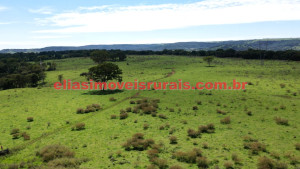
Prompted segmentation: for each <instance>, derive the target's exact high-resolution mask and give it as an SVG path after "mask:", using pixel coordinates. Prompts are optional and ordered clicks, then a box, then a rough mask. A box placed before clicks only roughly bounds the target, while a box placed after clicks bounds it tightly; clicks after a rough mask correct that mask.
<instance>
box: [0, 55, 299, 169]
mask: <svg viewBox="0 0 300 169" xmlns="http://www.w3.org/2000/svg"><path fill="white" fill-rule="evenodd" d="M55 62H57V63H58V70H57V71H53V72H48V74H47V80H46V81H47V82H48V84H49V85H48V87H44V88H41V89H35V88H26V89H12V90H6V91H1V92H0V100H1V103H0V107H1V109H0V114H1V118H0V129H1V131H0V135H1V137H0V138H1V140H0V144H1V145H4V146H5V147H14V146H17V145H21V144H24V143H26V141H23V139H18V140H12V138H11V135H10V134H9V133H10V130H11V129H13V128H20V130H21V131H26V132H28V133H29V134H30V136H31V139H34V138H38V137H39V136H41V135H42V134H43V133H47V132H52V131H56V130H57V129H58V128H61V127H64V126H65V127H66V128H63V129H62V130H60V131H59V132H54V134H52V135H49V136H47V137H45V138H43V139H40V140H38V141H37V142H35V143H33V144H29V145H28V146H27V147H26V148H25V149H24V150H22V151H20V152H18V153H17V154H15V155H13V156H9V157H7V158H2V157H1V158H0V162H1V163H6V164H9V163H19V162H21V161H26V160H29V159H33V158H35V151H36V150H39V149H40V148H41V147H43V146H45V145H49V144H55V143H60V144H63V145H66V146H69V147H71V148H72V149H74V151H75V152H76V155H77V157H88V158H90V159H91V160H90V161H89V162H87V163H84V164H82V167H85V168H109V167H112V166H113V163H112V162H111V161H110V160H109V158H108V156H109V154H110V153H115V152H116V151H118V150H122V155H123V156H124V157H119V158H117V160H118V161H117V162H115V163H118V162H120V161H128V162H130V163H125V164H124V165H118V164H116V165H114V168H133V167H134V166H139V168H144V166H146V165H148V164H149V162H148V159H147V155H146V152H135V151H130V152H127V151H124V149H122V148H121V144H122V143H123V142H124V141H126V140H127V139H128V138H130V137H131V136H132V134H134V133H137V132H142V133H144V134H145V137H146V138H153V139H154V140H155V141H156V142H163V143H164V144H165V148H164V151H163V153H161V155H160V156H161V158H163V159H167V160H168V164H169V165H170V166H171V165H173V164H179V165H181V166H182V167H184V168H187V167H190V168H197V167H196V166H195V165H188V164H186V163H179V162H177V161H176V160H175V159H171V154H172V152H173V151H176V150H182V151H189V150H190V149H192V148H194V147H198V148H201V146H202V143H203V142H207V143H208V144H209V147H210V148H209V149H205V150H203V152H204V155H205V156H207V157H208V159H209V160H211V161H213V160H215V159H218V160H219V164H214V165H219V166H223V163H224V161H226V160H227V159H229V160H230V158H231V154H232V153H234V152H235V153H237V154H238V155H239V156H240V157H241V158H242V160H243V165H244V168H255V166H256V163H257V158H258V157H259V156H263V155H266V156H269V155H268V154H267V153H260V154H259V155H256V156H251V155H249V152H248V150H245V149H243V140H242V137H243V136H245V135H249V134H250V135H251V136H252V137H254V138H256V139H258V140H259V141H260V142H263V143H265V144H266V145H267V150H268V151H269V152H272V151H276V152H279V153H280V154H281V161H283V162H287V163H288V162H289V159H288V158H284V157H283V156H284V155H285V154H286V153H292V154H294V155H295V156H298V157H299V156H300V153H299V151H296V150H295V148H294V144H295V143H296V142H300V138H299V127H300V126H299V124H300V115H299V107H300V104H299V103H300V97H299V94H300V93H299V90H300V84H299V83H300V79H299V76H300V67H299V63H297V62H284V61H265V65H264V66H260V65H259V63H260V62H259V61H256V60H239V59H218V62H217V63H215V64H214V65H215V67H206V64H205V63H201V62H202V59H201V58H186V57H174V56H172V57H169V56H132V57H130V58H128V61H127V62H128V63H129V65H126V62H122V63H118V64H119V66H120V67H121V69H122V70H123V72H124V79H123V80H124V81H133V80H134V79H138V80H139V81H149V80H153V79H157V78H161V77H164V76H165V75H166V74H167V73H168V72H170V71H171V68H175V71H176V73H175V74H174V75H173V76H171V77H168V78H166V79H163V80H161V81H168V82H170V81H177V80H178V79H182V80H183V81H189V82H193V83H195V82H197V81H203V82H209V81H211V82H215V81H226V82H228V83H231V82H232V79H236V80H237V81H248V82H249V81H251V82H252V83H253V84H254V85H251V86H247V91H246V92H243V91H216V90H213V91H212V95H205V94H204V95H199V91H166V92H165V94H164V91H142V92H141V94H140V96H143V97H149V98H160V100H161V103H160V104H159V106H160V110H159V111H158V112H159V113H162V114H165V115H167V117H168V119H167V120H162V119H159V118H157V117H156V118H154V117H151V116H140V115H136V114H132V113H130V115H129V118H127V119H125V120H118V119H115V120H112V119H110V115H112V114H119V110H120V109H125V108H127V107H130V106H132V105H130V104H129V100H127V101H124V102H122V103H120V104H118V105H117V106H114V107H111V108H109V109H106V110H104V111H101V112H98V113H96V114H94V115H93V116H92V115H91V114H85V115H78V114H76V113H75V111H76V109H77V108H78V107H85V106H86V105H88V104H92V103H99V104H101V105H102V106H103V107H104V108H105V107H109V106H110V105H112V104H114V103H113V102H110V101H109V98H110V97H115V98H117V99H118V100H121V99H122V98H126V97H129V96H132V95H134V94H135V93H136V92H137V91H124V92H121V93H116V94H112V95H101V96H100V95H89V94H88V92H87V91H55V90H54V89H53V88H52V87H51V85H50V84H53V82H55V81H57V75H58V74H63V75H64V77H65V78H66V79H72V80H73V81H84V80H85V79H83V78H82V77H80V76H79V74H80V73H81V72H84V71H87V69H88V68H89V67H90V66H92V65H93V63H92V62H91V60H89V59H83V58H74V59H66V60H56V61H55ZM142 72H143V73H142ZM281 83H284V84H286V87H285V88H283V89H282V88H280V85H279V84H281ZM286 90H290V91H291V93H287V91H286ZM204 92H205V93H208V91H204ZM294 92H297V94H298V96H292V93H294ZM197 100H200V101H202V105H201V106H198V107H199V110H197V111H193V110H192V107H193V106H195V105H196V101H197ZM217 103H220V104H221V106H217ZM281 105H285V106H286V109H285V110H281V109H279V110H278V111H275V110H274V108H275V107H277V108H279V107H280V106H281ZM166 107H168V108H174V109H175V112H169V111H168V110H167V109H166ZM178 108H181V110H182V111H181V112H178V111H177V110H178ZM216 109H221V110H224V111H229V114H228V115H229V116H231V119H232V123H231V124H230V125H222V124H220V119H222V118H224V117H225V116H224V115H219V114H217V113H216ZM245 109H247V110H251V111H252V113H253V116H247V115H246V113H245V112H246V111H245ZM29 116H32V117H34V122H31V123H28V122H26V118H27V117H29ZM275 116H279V117H283V118H286V119H288V120H289V124H290V125H289V126H280V125H277V124H276V123H275V122H274V120H273V118H274V117H275ZM84 117H90V118H88V119H87V120H85V121H83V122H84V123H86V129H85V130H83V131H71V129H70V128H71V126H68V125H67V124H66V120H68V121H70V122H71V123H73V122H75V121H81V119H82V118H84ZM135 119H138V123H134V122H133V121H134V120H135ZM182 120H187V121H188V124H182V123H180V121H182ZM48 122H50V127H47V123H48ZM145 123H148V124H150V128H149V129H148V130H143V124H145ZM166 123H169V124H170V126H171V128H172V127H176V132H175V133H174V134H173V135H175V136H177V137H178V140H179V141H178V144H176V145H170V144H169V139H168V137H169V131H168V130H159V129H158V128H159V126H161V125H164V124H166ZM208 123H214V124H215V126H216V132H215V133H214V134H203V135H202V138H197V139H189V138H188V137H187V130H188V129H189V128H193V129H197V127H198V126H199V125H204V124H208ZM29 125H30V126H31V129H30V130H26V126H29ZM194 144H198V145H194ZM83 145H86V147H85V146H83ZM36 161H37V163H41V161H40V160H39V159H37V160H36Z"/></svg>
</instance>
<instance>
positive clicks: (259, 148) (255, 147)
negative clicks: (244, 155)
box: [244, 142, 266, 154]
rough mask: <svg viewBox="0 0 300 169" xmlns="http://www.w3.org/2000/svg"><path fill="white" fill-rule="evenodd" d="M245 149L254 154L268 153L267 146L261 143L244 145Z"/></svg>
mask: <svg viewBox="0 0 300 169" xmlns="http://www.w3.org/2000/svg"><path fill="white" fill-rule="evenodd" d="M244 148H245V149H249V150H250V152H251V153H252V154H258V153H259V152H260V151H263V152H265V151H266V145H264V144H263V143H260V142H250V143H244Z"/></svg>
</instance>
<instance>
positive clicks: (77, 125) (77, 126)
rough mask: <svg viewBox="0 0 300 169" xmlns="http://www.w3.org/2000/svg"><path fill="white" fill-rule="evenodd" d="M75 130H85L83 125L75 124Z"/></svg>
mask: <svg viewBox="0 0 300 169" xmlns="http://www.w3.org/2000/svg"><path fill="white" fill-rule="evenodd" d="M75 129H76V130H83V129H85V124H84V123H77V124H75Z"/></svg>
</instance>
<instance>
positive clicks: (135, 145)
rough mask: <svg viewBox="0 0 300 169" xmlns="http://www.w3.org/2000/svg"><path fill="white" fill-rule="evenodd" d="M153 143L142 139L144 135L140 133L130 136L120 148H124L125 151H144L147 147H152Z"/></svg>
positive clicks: (150, 140)
mask: <svg viewBox="0 0 300 169" xmlns="http://www.w3.org/2000/svg"><path fill="white" fill-rule="evenodd" d="M154 143H155V141H154V140H152V139H144V134H142V133H136V134H134V135H133V136H132V138H130V139H128V140H127V141H126V142H125V143H123V144H122V147H123V148H125V150H127V151H130V150H138V151H144V150H146V149H147V148H148V147H151V146H153V145H154Z"/></svg>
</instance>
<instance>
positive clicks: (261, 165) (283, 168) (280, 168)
mask: <svg viewBox="0 0 300 169" xmlns="http://www.w3.org/2000/svg"><path fill="white" fill-rule="evenodd" d="M257 168H258V169H273V168H274V169H287V168H288V166H287V164H285V163H282V162H277V161H274V160H272V159H270V158H268V157H265V156H264V157H260V158H259V159H258V164H257Z"/></svg>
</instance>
